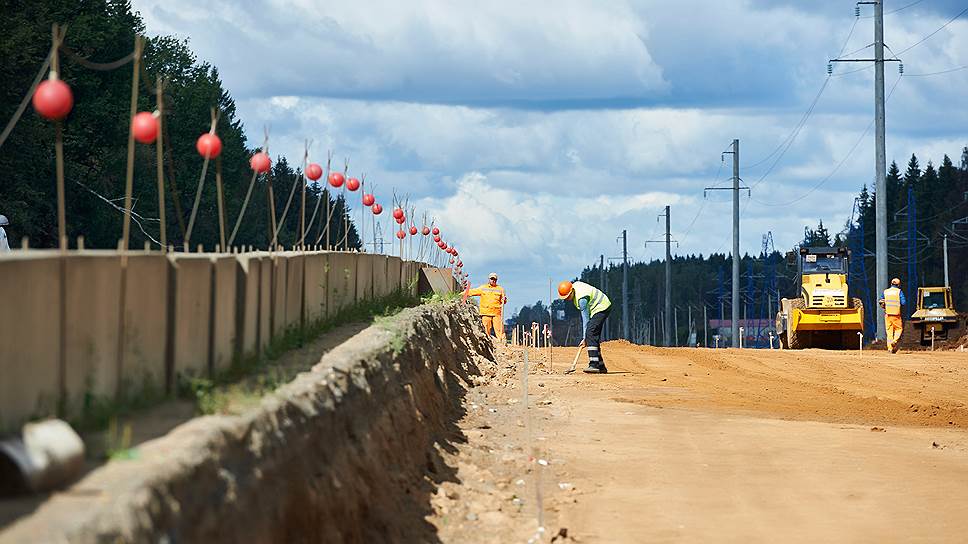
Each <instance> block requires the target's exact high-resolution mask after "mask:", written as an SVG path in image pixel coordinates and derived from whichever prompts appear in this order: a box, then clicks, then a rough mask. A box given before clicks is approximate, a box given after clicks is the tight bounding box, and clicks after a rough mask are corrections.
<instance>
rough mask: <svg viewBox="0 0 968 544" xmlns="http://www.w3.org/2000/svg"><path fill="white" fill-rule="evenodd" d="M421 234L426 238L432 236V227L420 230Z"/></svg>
mask: <svg viewBox="0 0 968 544" xmlns="http://www.w3.org/2000/svg"><path fill="white" fill-rule="evenodd" d="M420 233H421V234H423V235H424V236H427V235H428V234H430V227H424V228H422V229H420Z"/></svg>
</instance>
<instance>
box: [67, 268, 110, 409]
mask: <svg viewBox="0 0 968 544" xmlns="http://www.w3.org/2000/svg"><path fill="white" fill-rule="evenodd" d="M120 286H121V258H120V257H119V256H118V255H117V254H116V253H114V252H83V253H80V254H76V255H71V256H69V257H67V259H66V296H65V298H64V302H65V311H66V312H67V314H66V317H67V334H66V335H65V341H66V350H67V352H66V368H65V374H64V381H65V386H66V390H67V393H68V395H67V398H66V401H67V405H68V410H70V411H76V412H79V411H81V410H82V409H83V407H84V405H85V397H89V396H91V395H93V396H95V397H99V398H104V397H108V398H112V397H114V395H115V393H116V392H117V390H118V370H119V368H118V364H119V363H120V361H119V359H118V344H119V342H118V334H119V333H120V332H121V329H120V319H119V316H120V311H121V290H120Z"/></svg>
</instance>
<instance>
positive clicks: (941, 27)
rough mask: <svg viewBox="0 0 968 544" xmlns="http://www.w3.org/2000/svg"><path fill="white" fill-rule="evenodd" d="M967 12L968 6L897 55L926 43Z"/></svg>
mask: <svg viewBox="0 0 968 544" xmlns="http://www.w3.org/2000/svg"><path fill="white" fill-rule="evenodd" d="M965 13H968V8H965V9H963V10H961V11H959V12H958V14H957V15H955V16H954V17H952V18H951V19H949V20H948V22H947V23H945V24H943V25H941V26H940V27H938V29H937V30H935V31H934V32H932V33H930V34H928V35H927V36H925V37H923V38H921V39H920V40H918V41H916V42H914V43H913V44H911V45H909V46H908V47H906V48H905V49H902V50H901V52H900V53H898V54H897V56H900V55H903V54H904V53H907V52H908V51H910V50H912V49H914V48H915V47H917V46H919V45H921V44H922V43H924V42H926V41H927V40H928V39H930V38H931V37H932V36H934V35H935V34H937V33H938V32H941V31H942V30H944V29H945V28H946V27H947V26H948V25H950V24H951V23H953V22H955V20H956V19H958V18H959V17H961V16H962V15H964V14H965Z"/></svg>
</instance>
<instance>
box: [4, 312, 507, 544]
mask: <svg viewBox="0 0 968 544" xmlns="http://www.w3.org/2000/svg"><path fill="white" fill-rule="evenodd" d="M492 350H493V347H492V344H491V342H490V340H489V339H488V338H487V337H485V336H484V334H483V332H482V330H481V328H480V327H479V326H477V317H476V312H475V311H474V310H473V309H472V308H470V307H469V306H466V305H458V304H428V305H424V306H421V307H418V308H413V309H409V310H405V311H404V312H402V313H400V314H398V315H396V316H394V317H392V318H387V319H385V320H380V321H378V322H377V323H376V324H374V325H373V326H371V327H369V328H367V329H366V330H364V331H363V332H361V333H359V334H357V335H356V336H354V337H353V338H351V339H350V340H349V341H347V342H345V343H344V344H342V345H340V346H339V347H337V348H336V349H334V350H333V351H331V352H329V353H327V354H326V355H325V356H323V357H322V359H321V360H320V362H319V363H318V364H316V365H315V366H314V367H313V369H312V370H311V371H309V372H305V373H303V374H300V375H299V376H298V377H297V378H296V379H295V380H293V381H292V382H290V383H289V384H287V385H284V386H282V387H280V388H279V389H277V390H276V391H275V392H274V393H273V394H271V395H269V396H268V397H266V398H265V399H263V400H262V402H261V404H260V405H259V406H258V407H257V408H255V409H253V410H251V411H249V412H247V413H245V414H243V415H241V416H207V417H201V418H197V419H195V420H192V421H190V422H189V423H186V424H184V425H182V426H180V427H178V428H176V429H175V430H173V431H172V432H171V433H169V434H168V435H167V436H165V437H163V438H160V439H157V440H154V441H152V442H149V443H147V444H145V445H143V446H142V447H141V448H139V456H138V458H137V459H134V460H129V461H120V462H112V463H109V464H108V465H106V466H105V467H103V468H101V469H99V470H97V471H95V472H93V473H91V474H90V475H88V476H87V477H85V478H84V479H83V480H81V481H80V482H78V483H77V484H75V485H74V486H73V487H72V488H71V489H69V490H67V491H66V492H64V493H60V494H57V495H55V496H54V497H52V498H51V499H50V500H49V501H47V503H45V504H44V505H43V506H42V507H41V508H39V509H38V510H37V511H36V512H34V513H33V514H32V515H31V516H30V517H28V518H26V519H24V520H22V521H21V522H19V523H17V524H16V525H14V526H13V527H11V528H8V530H7V531H6V532H4V533H0V540H2V541H4V542H7V541H10V542H37V541H53V540H56V541H69V542H103V541H110V542H116V541H118V542H149V541H150V542H162V541H168V542H233V543H234V542H434V541H438V540H439V538H438V536H437V534H436V532H435V529H434V527H433V526H432V525H430V524H429V523H428V522H427V521H425V516H427V515H428V514H430V513H431V508H430V497H431V495H432V494H433V493H434V491H435V488H436V485H437V484H439V483H441V482H443V481H453V480H454V479H455V475H454V472H453V469H451V468H450V467H448V466H447V465H446V464H445V463H444V462H443V460H442V459H441V457H440V454H439V453H438V452H439V451H440V450H443V451H453V450H454V444H456V443H458V442H463V441H464V440H465V439H464V436H463V435H462V433H461V432H460V430H459V429H458V428H457V426H456V421H458V420H459V419H460V417H461V416H462V415H463V414H462V408H461V399H462V398H463V396H464V393H465V391H466V389H467V387H468V386H469V385H470V384H471V383H473V381H474V379H475V378H474V377H475V376H478V375H479V374H480V372H479V370H478V365H479V364H487V363H489V361H490V360H493V351H492Z"/></svg>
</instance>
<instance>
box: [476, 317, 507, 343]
mask: <svg viewBox="0 0 968 544" xmlns="http://www.w3.org/2000/svg"><path fill="white" fill-rule="evenodd" d="M481 321H482V322H483V323H484V334H486V335H488V336H490V335H491V329H492V328H493V329H494V332H495V333H496V334H497V339H498V340H500V341H501V342H504V318H503V317H502V316H501V315H482V316H481Z"/></svg>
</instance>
